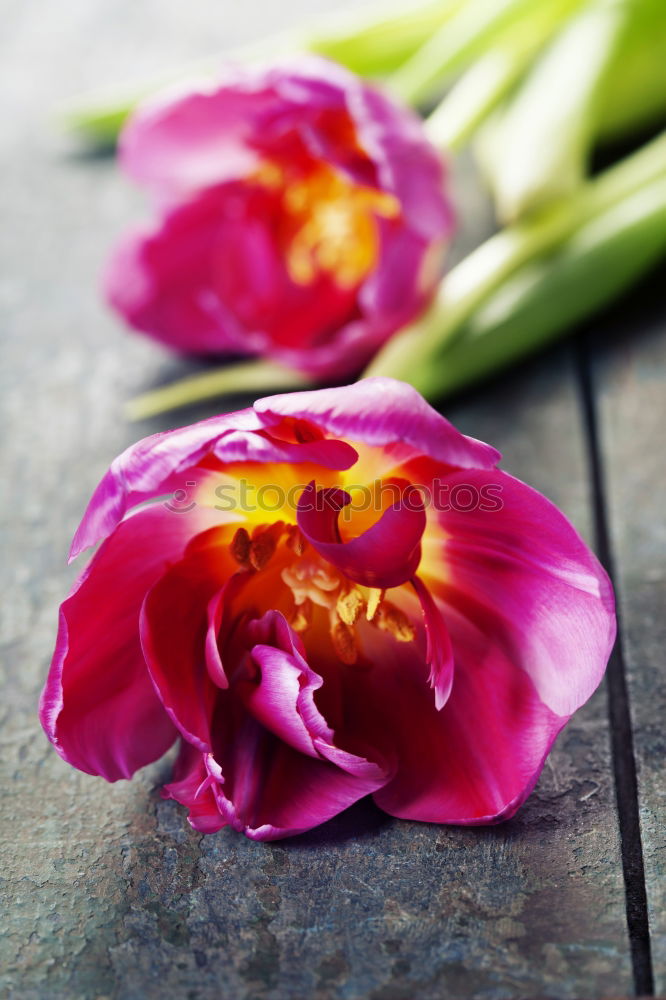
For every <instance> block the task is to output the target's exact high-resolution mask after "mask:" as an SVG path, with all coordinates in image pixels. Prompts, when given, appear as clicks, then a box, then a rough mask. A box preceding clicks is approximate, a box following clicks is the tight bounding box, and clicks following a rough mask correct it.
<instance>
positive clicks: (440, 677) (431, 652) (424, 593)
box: [412, 576, 454, 710]
mask: <svg viewBox="0 0 666 1000" xmlns="http://www.w3.org/2000/svg"><path fill="white" fill-rule="evenodd" d="M412 585H413V587H414V589H415V591H416V593H417V595H418V598H419V601H420V602H421V610H422V611H423V620H424V622H425V630H426V640H427V646H426V662H427V663H428V666H429V667H430V677H429V678H428V682H429V684H430V687H431V688H433V690H434V692H435V707H436V708H437V709H438V710H441V709H442V708H444V705H445V704H446V702H447V701H448V699H449V695H450V694H451V688H452V687H453V667H454V664H453V648H452V646H451V639H450V638H449V633H448V631H447V629H446V625H445V624H444V619H443V618H442V615H441V612H440V610H439V608H438V607H437V605H436V604H435V601H434V600H433V597H432V594H431V593H430V591H429V590H428V588H427V587H426V585H425V584H424V583H423V581H422V580H420V579H419V578H418V576H415V577H414V578H413V580H412Z"/></svg>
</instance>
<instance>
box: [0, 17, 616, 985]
mask: <svg viewBox="0 0 666 1000" xmlns="http://www.w3.org/2000/svg"><path fill="white" fill-rule="evenodd" d="M322 6H323V4H322ZM311 7H312V5H311V4H309V3H305V0H302V2H301V4H300V7H299V6H298V5H297V4H296V2H295V0H290V4H289V15H290V16H291V17H293V18H294V19H296V17H297V15H298V13H299V11H304V10H305V9H306V8H309V9H311ZM189 9H190V10H191V11H192V19H190V18H189V16H188V20H187V22H186V24H185V27H184V30H182V31H181V30H180V26H181V25H183V24H184V21H183V16H182V5H181V4H180V3H178V4H176V3H174V2H171V3H167V2H165V0H160V2H159V4H157V3H152V2H150V0H134V2H132V3H130V2H129V0H126V2H123V3H120V2H117V3H116V4H114V5H113V14H112V15H111V14H109V13H108V8H107V7H106V5H104V4H102V3H101V2H99V3H96V4H93V3H91V0H68V2H67V5H66V12H67V16H65V14H64V10H65V7H64V5H63V4H60V5H58V10H57V13H56V10H55V8H53V7H50V6H49V5H48V4H47V3H46V2H45V0H30V2H26V3H24V4H23V5H21V7H20V9H19V7H18V5H13V8H12V15H13V24H14V28H13V33H12V32H10V31H8V32H6V33H5V35H4V38H3V40H2V41H1V42H0V48H1V49H2V50H4V51H0V55H1V56H2V60H0V64H1V65H2V66H3V71H4V72H5V73H6V74H8V77H9V78H10V80H11V81H12V91H11V93H12V94H19V95H21V101H22V102H23V103H22V105H21V108H22V114H21V115H17V114H16V113H15V112H14V114H13V115H11V116H8V115H5V116H3V122H4V123H5V124H4V125H3V131H2V133H0V141H1V142H2V143H3V145H4V147H5V148H6V149H8V150H9V151H10V152H11V155H12V160H11V166H10V170H9V172H8V174H7V175H6V177H5V179H4V183H3V186H2V187H1V188H0V199H2V203H3V204H2V208H3V220H4V225H3V229H2V231H1V232H0V239H3V240H4V243H3V246H2V256H3V262H2V264H3V267H2V274H3V282H2V286H1V288H0V291H1V294H2V299H1V303H2V309H3V313H4V316H5V319H4V321H3V323H4V329H5V331H6V337H5V352H6V353H5V364H4V365H3V366H2V373H1V376H0V377H2V379H3V382H2V386H1V388H2V392H1V402H2V407H3V428H4V429H5V433H4V434H3V436H2V440H1V441H0V447H2V450H3V468H4V469H6V470H9V475H8V483H9V488H10V492H11V497H10V505H9V507H8V509H9V513H10V520H9V521H7V520H5V522H4V523H3V533H4V535H3V540H4V543H5V546H6V550H7V553H8V556H7V557H6V558H5V559H4V560H3V561H2V566H1V567H0V572H2V574H3V583H4V586H3V594H4V595H5V597H4V599H3V603H2V607H1V612H2V616H3V618H2V641H3V645H4V648H5V650H6V651H7V653H8V655H7V657H6V668H5V669H6V675H5V677H4V680H5V685H4V691H5V692H6V694H5V700H4V704H3V708H2V713H3V719H2V722H3V729H2V733H3V735H2V739H3V751H4V752H3V754H2V759H1V761H0V767H1V768H2V770H3V772H4V775H3V788H5V789H6V791H5V794H4V795H3V797H2V799H0V812H1V816H2V822H3V826H4V829H5V831H6V834H5V837H4V840H3V845H2V848H1V850H2V855H1V860H2V872H3V877H4V879H5V880H6V883H7V885H8V888H9V894H10V895H9V898H10V899H11V901H12V902H11V907H10V908H9V911H8V912H9V913H10V915H11V918H10V920H9V922H8V927H7V928H6V930H7V933H6V934H5V936H4V941H3V944H2V945H1V947H2V949H3V952H2V954H1V956H0V966H1V967H2V968H3V969H4V970H5V971H4V973H3V979H2V984H3V988H4V989H6V990H7V991H8V993H9V995H12V991H13V995H15V996H17V997H18V996H20V997H21V1000H32V998H41V997H43V996H44V995H48V996H49V997H54V998H58V997H67V998H78V997H86V998H87V997H102V996H109V997H111V996H113V997H116V996H117V997H121V998H128V1000H129V998H137V997H152V996H160V997H171V996H173V997H180V996H188V997H191V998H192V1000H207V998H210V1000H213V998H215V1000H217V998H219V997H230V998H234V1000H236V998H238V1000H243V998H257V1000H261V998H271V1000H278V998H280V997H284V996H289V997H293V998H308V1000H310V998H313V1000H324V998H329V997H334V998H340V1000H342V998H345V1000H349V998H360V997H363V998H369V1000H411V998H413V997H415V996H419V998H422V1000H429V998H432V1000H434V998H439V997H441V996H443V995H446V996H468V997H475V996H478V997H485V998H494V997H497V998H500V997H527V996H535V995H540V994H549V995H556V996H558V997H559V998H568V997H578V998H585V997H598V996H601V995H617V994H618V993H619V992H623V993H626V994H629V993H630V992H631V972H630V965H629V952H628V947H627V940H626V933H625V923H624V897H623V886H622V878H621V869H620V864H619V855H618V838H617V831H616V822H615V814H614V796H613V787H612V775H611V770H610V765H609V753H608V729H607V723H606V714H605V704H604V695H603V692H602V693H600V694H598V695H597V696H595V698H594V699H593V700H592V701H591V702H590V703H589V705H588V706H586V708H585V709H584V710H583V711H582V712H581V713H579V715H578V716H577V717H576V719H575V721H574V722H573V723H572V724H571V725H570V726H569V728H568V729H567V730H566V732H565V734H564V735H563V737H562V738H561V739H560V740H559V741H558V745H557V747H556V749H555V751H554V753H553V756H552V758H551V761H550V763H549V766H548V767H547V769H546V771H545V772H544V776H543V778H542V780H541V782H540V783H539V786H538V788H537V791H536V792H535V794H534V795H533V797H532V798H531V799H530V801H529V802H528V804H527V805H526V807H525V808H524V809H523V810H522V812H521V813H520V815H519V816H518V817H517V818H516V819H515V820H513V821H511V822H510V823H508V824H505V825H503V826H500V827H496V828H491V829H486V830H476V829H475V830H471V829H470V830H463V829H454V828H441V827H436V826H426V825H418V824H413V823H406V822H397V821H393V820H390V819H389V818H387V817H385V816H383V815H382V814H380V813H379V812H378V811H377V810H376V809H374V808H373V807H371V806H370V805H368V804H361V805H359V806H358V807H356V808H355V809H353V810H351V811H350V813H348V814H346V815H345V816H342V817H340V818H338V819H337V820H335V821H333V822H332V823H330V824H328V825H327V826H326V827H324V828H322V829H320V830H318V831H314V832H312V833H311V834H308V835H306V836H303V837H301V838H298V839H296V840H294V841H293V842H281V843H278V844H272V845H261V844H254V843H251V842H249V841H247V840H245V839H244V838H242V837H239V836H238V835H236V834H232V833H229V832H228V831H223V832H222V833H220V834H219V835H216V836H213V837H200V836H197V835H195V834H194V833H193V832H192V831H190V830H189V829H188V827H187V826H186V823H185V820H184V814H183V811H182V809H181V808H180V807H178V806H177V805H176V804H175V803H169V802H163V801H161V800H160V799H159V797H158V795H157V792H156V787H157V786H158V785H159V783H160V782H161V781H163V780H165V778H166V775H167V769H166V767H165V765H164V764H160V765H157V766H155V767H153V768H149V769H147V770H146V771H145V772H143V773H142V775H140V776H139V777H138V778H137V779H136V780H135V781H133V782H132V783H131V784H127V783H122V784H118V785H114V786H108V785H106V784H105V783H104V782H102V781H100V780H98V779H93V778H89V777H87V776H84V775H80V774H77V773H76V772H74V771H71V770H69V769H67V768H66V767H65V766H64V765H63V764H62V763H61V762H60V761H59V759H58V758H57V757H56V755H55V754H54V753H53V751H52V750H51V749H50V748H49V747H48V746H47V744H46V741H45V740H44V738H43V735H42V734H41V731H40V730H39V728H38V726H37V724H36V720H35V703H36V697H37V693H38V691H39V688H40V686H41V683H42V681H43V678H44V676H45V672H46V668H47V664H48V659H49V657H50V653H51V649H52V644H53V639H54V633H55V623H56V607H57V604H58V602H59V600H60V599H61V598H62V596H63V594H64V593H65V591H66V588H67V585H68V581H70V580H71V579H72V571H66V570H64V569H63V564H64V557H65V552H66V547H67V544H68V541H69V537H70V535H71V533H72V531H73V528H74V526H75V524H76V521H77V519H78V517H79V515H80V513H81V511H82V509H83V506H84V504H85V502H86V500H87V497H88V495H89V493H90V490H91V489H92V487H93V486H94V484H95V482H96V480H97V479H98V477H99V475H100V474H101V473H102V472H103V471H104V469H105V468H106V466H107V464H108V462H109V461H110V459H111V458H112V457H113V456H114V455H115V454H116V453H117V452H118V451H120V450H121V449H122V448H123V447H124V446H125V445H126V444H128V443H129V442H130V441H131V440H132V439H133V438H134V437H135V436H138V435H139V434H142V433H145V432H146V431H147V430H148V429H151V430H152V429H153V427H152V426H151V427H150V428H148V427H144V428H138V429H134V428H130V427H127V426H125V425H123V423H122V422H121V421H120V419H119V416H118V412H119V399H121V398H123V397H124V396H126V395H129V394H130V393H131V392H133V391H136V390H137V389H138V388H140V387H146V386H147V385H149V384H151V383H152V382H153V381H156V380H158V379H159V378H160V377H161V376H162V375H163V374H164V373H165V372H167V371H172V370H174V368H175V363H174V362H173V361H171V360H168V359H166V358H165V356H164V354H163V353H162V352H161V351H160V350H159V349H158V348H157V347H156V346H153V345H151V344H149V343H147V342H144V341H142V340H140V339H138V338H137V339H135V338H132V337H129V336H126V335H125V334H124V333H122V332H120V331H119V329H118V327H117V325H116V324H115V322H113V321H112V320H111V318H110V317H108V316H107V315H106V314H105V313H104V312H103V310H102V308H101V306H100V304H99V302H98V300H97V293H96V278H97V274H98V270H99V267H100V265H101V262H102V260H103V257H104V255H105V252H106V248H107V247H108V245H109V244H110V242H111V240H112V238H113V236H114V235H115V234H116V233H117V232H118V230H119V229H120V228H121V227H122V226H123V224H124V222H125V221H128V220H130V219H131V218H135V217H136V213H137V201H136V199H134V198H133V197H132V196H131V194H130V192H129V191H128V189H127V188H126V187H125V185H123V184H122V183H121V181H120V179H119V178H118V176H117V174H116V172H115V170H114V167H113V165H112V164H111V163H109V162H105V161H101V160H91V159H83V158H69V159H67V158H63V156H62V155H58V144H57V142H56V141H55V140H54V138H53V136H52V135H50V134H49V133H48V131H47V130H46V128H45V113H46V110H47V108H48V106H49V102H50V101H51V100H52V99H53V98H54V97H56V96H58V94H60V96H62V97H65V96H67V95H68V94H69V93H71V92H73V91H75V90H76V89H78V88H79V87H81V88H83V87H84V85H85V84H86V83H88V82H89V81H91V80H94V79H96V78H97V77H98V74H100V73H104V74H107V75H108V78H111V76H112V75H115V74H118V77H120V78H122V77H123V76H125V75H129V74H130V72H131V68H132V65H133V63H135V62H136V61H139V60H140V61H141V62H142V64H143V66H144V67H147V68H151V69H152V68H159V67H160V66H161V65H164V66H168V65H169V64H170V63H171V62H173V60H174V59H175V58H176V57H177V58H179V59H180V58H183V57H185V56H190V55H192V54H193V53H194V52H195V51H196V50H198V49H202V50H203V49H205V50H206V51H208V52H210V51H212V49H213V45H214V44H217V43H216V42H215V37H214V36H215V34H216V33H217V35H218V37H219V38H224V40H225V41H226V40H227V39H229V36H230V35H231V34H232V33H233V30H236V31H237V33H238V36H239V37H240V35H241V34H245V35H246V36H247V35H249V34H251V32H252V31H253V30H254V28H255V26H256V24H258V23H262V24H263V25H264V26H265V27H266V28H268V27H269V23H268V22H269V20H270V19H271V18H273V20H274V21H275V20H282V19H283V17H284V16H285V10H284V7H283V6H279V7H275V6H274V5H272V4H269V3H267V2H265V3H264V2H260V0H252V2H249V0H248V2H246V3H245V4H244V5H243V6H242V7H239V6H238V5H234V6H233V8H232V6H231V5H228V6H227V7H226V8H225V10H224V11H223V13H222V14H221V13H220V5H219V2H218V0H201V2H200V3H198V4H197V5H190V8H189ZM226 15H228V16H226ZM264 15H265V16H264ZM230 19H233V21H230ZM234 25H235V28H234ZM1 92H2V90H1V89H0V93H1ZM475 219H476V216H475ZM474 224H476V222H475V223H474ZM8 233H11V238H10V239H7V234H8ZM10 372H11V374H10ZM448 415H449V416H450V417H451V418H452V419H453V420H455V421H458V422H459V423H460V424H461V426H462V427H463V429H464V430H466V431H467V432H469V433H472V434H475V435H477V436H479V437H485V438H487V439H489V440H491V441H492V442H493V443H495V444H497V445H499V446H500V447H501V448H503V449H504V451H505V452H506V456H507V457H506V463H505V465H506V468H507V469H509V470H510V471H512V472H514V473H516V474H517V475H519V476H522V477H523V478H526V479H529V480H530V481H531V482H532V483H533V484H534V485H536V486H537V487H539V488H540V489H542V490H544V491H545V492H546V493H548V494H549V495H550V496H551V497H552V498H553V499H554V500H555V501H556V502H558V503H559V504H560V505H561V506H562V507H563V508H564V509H565V511H566V512H567V513H568V514H569V515H570V516H571V517H572V518H573V520H574V521H575V523H576V524H577V525H578V526H579V528H580V529H581V530H583V531H584V532H585V533H586V534H588V535H589V533H590V505H589V496H588V490H587V476H586V470H585V465H584V453H583V445H582V436H581V424H580V412H579V408H578V404H577V396H576V391H575V380H574V368H573V363H572V359H571V355H570V353H569V351H568V350H566V349H564V350H558V351H555V352H553V353H551V354H550V355H549V356H548V358H547V360H546V361H545V362H543V363H541V364H533V365H531V366H529V367H527V368H525V369H523V370H522V371H521V372H520V373H518V374H517V375H515V376H513V377H511V378H507V379H505V380H504V381H503V382H502V383H501V384H500V385H497V386H495V387H494V388H492V389H489V390H487V391H485V392H483V393H481V394H479V396H478V397H476V398H469V399H468V400H467V401H461V402H459V403H457V404H456V405H455V406H452V407H450V408H449V409H448Z"/></svg>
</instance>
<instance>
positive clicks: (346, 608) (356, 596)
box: [335, 587, 366, 625]
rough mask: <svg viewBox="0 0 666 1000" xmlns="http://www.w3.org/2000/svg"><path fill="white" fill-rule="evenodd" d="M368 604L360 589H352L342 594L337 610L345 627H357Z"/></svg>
mask: <svg viewBox="0 0 666 1000" xmlns="http://www.w3.org/2000/svg"><path fill="white" fill-rule="evenodd" d="M365 607H366V602H365V598H364V596H363V594H362V593H361V591H360V590H359V588H358V587H352V588H351V590H346V591H344V592H343V593H341V594H340V596H339V597H338V600H337V603H336V605H335V610H336V611H337V613H338V616H339V617H340V619H341V620H342V621H343V622H344V623H345V625H355V624H356V622H357V621H358V620H359V618H360V617H361V615H362V614H363V612H364V611H365Z"/></svg>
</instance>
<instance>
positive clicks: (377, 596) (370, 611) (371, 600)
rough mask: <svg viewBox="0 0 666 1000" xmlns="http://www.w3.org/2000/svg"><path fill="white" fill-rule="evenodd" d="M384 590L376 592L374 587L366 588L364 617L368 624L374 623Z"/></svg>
mask: <svg viewBox="0 0 666 1000" xmlns="http://www.w3.org/2000/svg"><path fill="white" fill-rule="evenodd" d="M385 593H386V591H385V590H378V589H377V588H376V587H369V588H368V603H367V606H366V609H365V617H366V618H367V620H368V621H369V622H371V621H374V618H375V615H376V614H377V610H378V608H379V605H380V604H381V603H382V601H383V600H384V594H385Z"/></svg>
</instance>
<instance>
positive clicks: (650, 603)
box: [594, 268, 666, 995]
mask: <svg viewBox="0 0 666 1000" xmlns="http://www.w3.org/2000/svg"><path fill="white" fill-rule="evenodd" d="M663 279H664V272H663V268H662V270H661V272H660V273H659V274H658V275H655V277H654V279H653V280H651V281H648V282H646V283H645V285H644V286H643V288H642V289H641V290H640V291H639V293H638V294H637V295H635V296H633V297H632V299H631V300H630V301H629V302H627V303H625V304H624V305H623V307H622V308H621V309H619V310H617V311H616V313H615V314H614V315H613V316H608V317H606V318H605V322H603V323H600V324H599V325H598V328H597V330H596V336H595V339H594V348H595V366H594V382H595V386H596V391H597V394H598V397H599V413H600V420H599V423H600V437H601V446H602V457H603V464H604V468H605V473H606V491H607V498H608V500H607V502H608V513H609V523H610V533H611V538H610V541H611V546H612V551H613V554H614V557H615V572H616V578H617V591H618V598H619V606H620V613H621V620H622V624H623V643H622V652H623V658H624V662H625V666H626V672H627V681H628V690H629V698H630V710H631V718H632V722H633V730H634V750H635V755H636V763H637V766H638V780H639V806H640V821H641V834H642V848H643V858H644V865H645V876H646V883H647V894H648V912H649V921H650V929H651V940H652V959H653V965H654V972H655V990H656V993H657V995H663V994H664V993H666V772H665V769H664V755H665V752H666V744H665V743H664V719H666V675H665V673H664V649H665V648H666V619H665V617H664V607H665V605H666V515H665V511H666V506H665V503H664V458H665V454H666V452H665V448H664V433H665V431H664V428H665V427H666V312H665V311H664V298H663Z"/></svg>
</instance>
